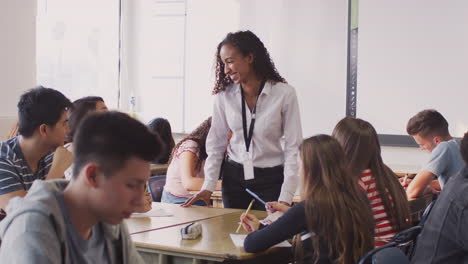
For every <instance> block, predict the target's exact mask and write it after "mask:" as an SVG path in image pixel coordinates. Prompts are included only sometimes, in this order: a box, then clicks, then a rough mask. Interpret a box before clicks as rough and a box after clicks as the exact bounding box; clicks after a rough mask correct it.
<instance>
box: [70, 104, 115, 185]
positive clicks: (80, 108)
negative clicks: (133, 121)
mask: <svg viewBox="0 0 468 264" xmlns="http://www.w3.org/2000/svg"><path fill="white" fill-rule="evenodd" d="M94 112H107V106H106V104H105V103H104V99H102V97H98V96H87V97H83V98H80V99H78V100H76V101H74V102H73V104H72V105H71V107H70V108H69V109H68V125H69V127H70V132H69V133H68V136H67V141H68V143H67V144H65V148H66V149H68V150H69V151H71V152H73V144H72V141H73V136H74V134H75V131H77V130H78V125H79V123H80V122H81V121H82V120H83V119H84V118H85V117H86V116H88V115H89V114H91V113H94ZM72 171H73V166H71V167H69V168H68V169H67V170H66V171H65V178H66V179H67V180H70V179H71V176H72Z"/></svg>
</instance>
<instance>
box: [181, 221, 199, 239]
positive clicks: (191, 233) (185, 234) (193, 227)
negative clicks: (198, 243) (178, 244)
mask: <svg viewBox="0 0 468 264" xmlns="http://www.w3.org/2000/svg"><path fill="white" fill-rule="evenodd" d="M201 233H202V226H201V225H200V224H199V223H195V222H194V223H191V224H189V225H187V226H184V227H182V228H181V229H180V235H181V236H182V239H197V238H198V237H199V236H200V235H201Z"/></svg>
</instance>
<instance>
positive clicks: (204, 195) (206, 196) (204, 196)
mask: <svg viewBox="0 0 468 264" xmlns="http://www.w3.org/2000/svg"><path fill="white" fill-rule="evenodd" d="M212 193H213V192H210V191H208V190H201V191H199V192H198V193H197V194H195V195H194V196H192V197H190V198H189V199H188V200H187V201H185V203H183V204H182V207H189V206H191V205H192V204H194V203H195V202H196V201H198V200H202V201H204V202H205V203H206V205H207V206H208V207H212V205H211V199H210V198H211V194H212Z"/></svg>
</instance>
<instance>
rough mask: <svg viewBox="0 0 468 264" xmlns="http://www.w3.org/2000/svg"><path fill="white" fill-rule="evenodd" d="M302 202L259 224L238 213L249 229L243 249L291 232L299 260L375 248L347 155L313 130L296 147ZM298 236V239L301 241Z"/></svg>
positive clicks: (331, 258) (329, 259) (348, 257)
mask: <svg viewBox="0 0 468 264" xmlns="http://www.w3.org/2000/svg"><path fill="white" fill-rule="evenodd" d="M299 158H300V169H299V171H300V177H301V185H300V186H301V200H302V201H301V202H299V203H298V204H296V205H294V206H293V207H291V208H289V207H288V206H286V205H284V204H281V203H278V202H272V203H269V204H270V205H271V206H272V207H273V209H275V210H277V211H279V212H284V215H283V216H281V217H280V218H278V220H276V221H275V222H273V223H271V224H270V225H267V226H263V225H260V222H259V220H258V219H257V218H256V217H255V216H254V215H250V214H248V215H244V214H243V215H242V216H241V221H242V225H243V226H244V228H245V229H246V230H247V232H250V234H249V235H248V236H247V238H246V239H245V241H244V248H245V251H247V252H260V251H263V250H265V249H267V248H269V247H271V246H273V245H276V244H278V243H280V242H282V241H284V240H286V239H289V238H291V237H293V236H294V235H296V234H301V235H298V236H296V239H295V241H296V243H295V244H296V250H295V251H296V261H298V263H317V264H322V263H323V264H325V263H336V264H349V263H357V262H358V261H359V259H360V258H361V257H362V256H363V255H364V254H365V253H367V252H368V251H369V250H371V249H373V247H374V232H373V230H374V221H373V217H372V213H371V210H370V207H369V202H368V201H367V198H366V196H365V195H364V193H363V192H362V191H361V190H360V189H359V187H358V185H357V184H356V182H355V179H354V178H353V177H351V175H350V173H349V171H348V170H347V166H346V165H347V164H346V158H345V154H344V152H343V149H342V148H341V146H340V144H339V143H338V142H337V141H336V139H334V138H332V137H330V136H327V135H318V136H314V137H310V138H308V139H305V140H304V142H303V143H302V145H301V146H300V155H299ZM301 240H303V241H302V242H301Z"/></svg>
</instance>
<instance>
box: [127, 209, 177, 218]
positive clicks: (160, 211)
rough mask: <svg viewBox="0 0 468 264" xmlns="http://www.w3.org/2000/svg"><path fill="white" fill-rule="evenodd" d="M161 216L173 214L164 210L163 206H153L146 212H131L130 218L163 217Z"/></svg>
mask: <svg viewBox="0 0 468 264" xmlns="http://www.w3.org/2000/svg"><path fill="white" fill-rule="evenodd" d="M163 216H173V214H172V213H171V212H168V211H166V210H164V209H163V208H153V209H151V210H150V211H148V212H146V213H133V214H132V218H140V217H163Z"/></svg>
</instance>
